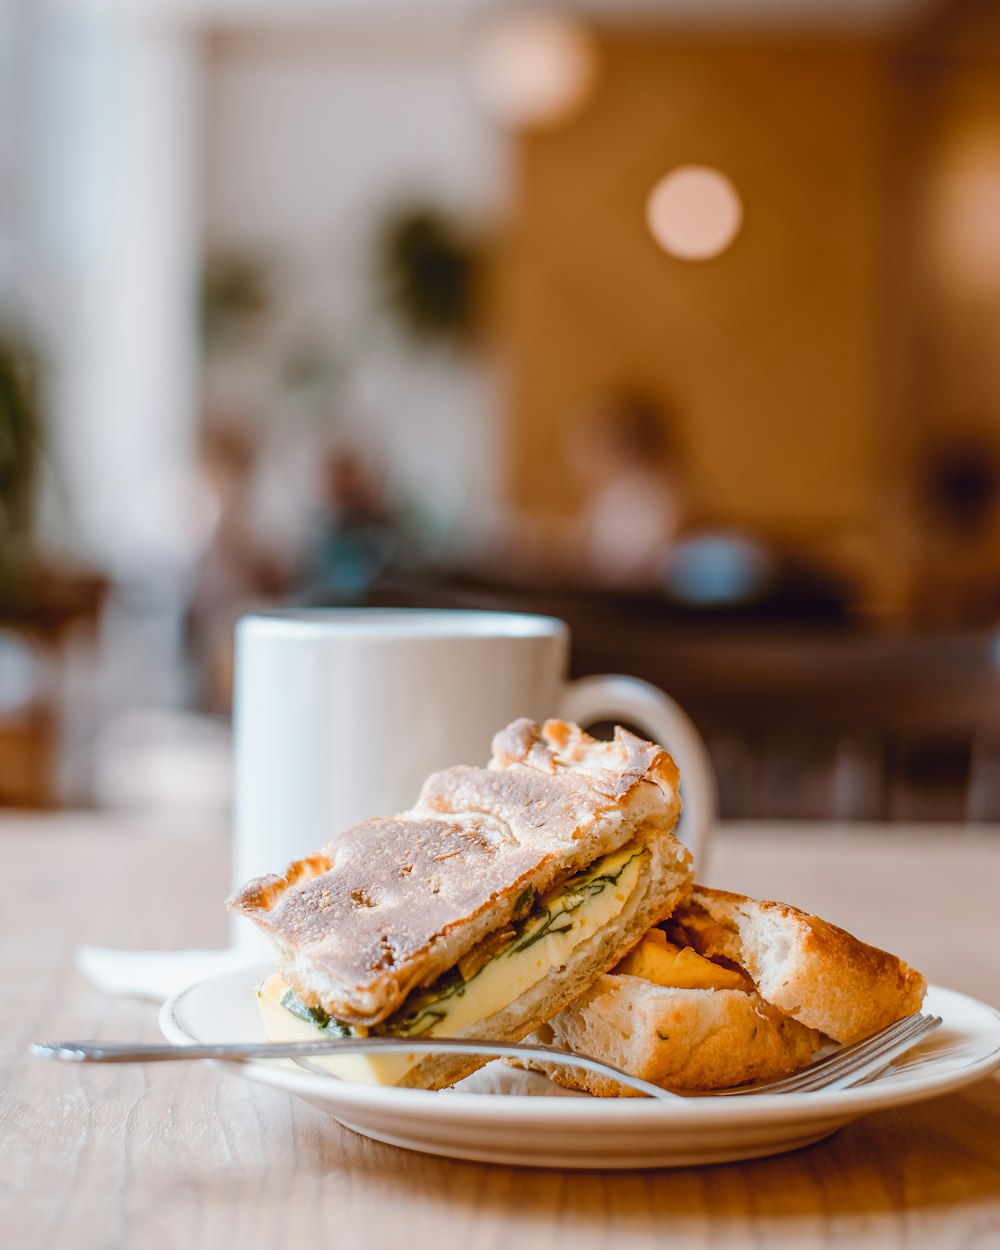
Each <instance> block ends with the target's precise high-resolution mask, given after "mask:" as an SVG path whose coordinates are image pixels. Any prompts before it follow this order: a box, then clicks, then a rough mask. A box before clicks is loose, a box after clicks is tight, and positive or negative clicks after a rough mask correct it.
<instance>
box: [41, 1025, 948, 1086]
mask: <svg viewBox="0 0 1000 1250" xmlns="http://www.w3.org/2000/svg"><path fill="white" fill-rule="evenodd" d="M940 1023H941V1018H940V1017H939V1016H921V1015H914V1016H907V1017H906V1018H905V1019H904V1020H900V1021H897V1022H896V1024H892V1025H889V1026H888V1028H885V1029H882V1030H881V1031H880V1032H878V1033H875V1034H873V1035H872V1036H871V1037H868V1038H865V1039H864V1041H861V1042H858V1043H856V1044H855V1045H853V1046H846V1047H844V1048H842V1049H841V1050H839V1051H837V1052H836V1053H835V1054H833V1055H830V1056H828V1057H827V1058H825V1059H821V1060H819V1061H818V1062H817V1063H814V1064H812V1065H810V1067H808V1068H805V1069H803V1070H802V1071H801V1072H798V1073H796V1075H795V1076H792V1077H788V1078H786V1079H785V1080H781V1081H772V1082H769V1083H767V1084H761V1085H750V1086H740V1087H736V1088H733V1089H726V1090H717V1091H710V1092H711V1093H714V1094H766V1093H798V1092H801V1091H803V1090H813V1089H844V1088H846V1087H847V1086H848V1085H856V1084H859V1083H861V1082H862V1081H866V1080H870V1079H872V1077H873V1076H875V1075H877V1074H878V1073H879V1072H881V1071H882V1070H883V1069H884V1068H886V1067H887V1066H888V1064H889V1062H890V1061H891V1060H892V1059H893V1058H894V1057H895V1056H897V1055H900V1054H902V1053H903V1051H905V1050H909V1049H910V1047H911V1046H913V1045H914V1044H915V1043H916V1042H917V1041H918V1040H919V1039H920V1038H921V1037H923V1036H924V1034H925V1033H927V1032H929V1031H930V1030H931V1029H933V1028H936V1027H937V1025H939V1024H940ZM30 1049H31V1053H32V1054H33V1055H35V1056H37V1057H38V1058H40V1059H66V1060H70V1061H72V1062H77V1063H159V1062H163V1061H165V1060H176V1059H228V1060H233V1059H236V1060H247V1059H295V1060H297V1061H299V1062H300V1063H302V1064H303V1066H306V1065H308V1067H309V1069H310V1070H317V1071H321V1072H322V1073H323V1075H324V1076H332V1074H331V1073H329V1072H326V1071H325V1070H324V1069H314V1067H313V1065H312V1064H310V1063H309V1060H310V1059H314V1058H316V1057H318V1056H319V1057H321V1056H324V1055H334V1054H342V1055H343V1054H375V1053H380V1054H385V1053H387V1052H388V1053H403V1054H411V1055H412V1054H438V1053H441V1052H443V1051H451V1052H454V1053H457V1054H462V1055H484V1056H487V1057H489V1058H491V1059H496V1058H505V1059H527V1060H531V1061H534V1062H538V1061H539V1060H548V1061H553V1060H555V1061H558V1062H559V1063H562V1064H565V1065H566V1066H568V1067H575V1068H582V1069H584V1070H585V1071H588V1072H596V1073H598V1074H599V1075H601V1076H606V1077H610V1078H611V1079H612V1080H615V1081H618V1082H620V1084H622V1085H625V1086H628V1088H630V1089H634V1090H635V1091H636V1092H637V1093H640V1094H645V1095H646V1096H647V1097H649V1098H659V1099H663V1100H670V1101H672V1100H674V1099H676V1098H679V1097H681V1095H679V1094H676V1093H673V1092H672V1091H670V1090H666V1089H662V1088H661V1087H660V1086H659V1085H653V1084H652V1083H651V1082H650V1081H644V1080H642V1079H641V1078H640V1077H637V1076H632V1074H631V1073H629V1072H623V1071H622V1070H621V1069H620V1068H616V1067H614V1066H613V1065H612V1064H609V1063H602V1062H601V1061H600V1060H599V1059H592V1058H591V1057H590V1056H589V1055H578V1054H573V1053H571V1052H570V1051H565V1050H560V1049H559V1048H558V1047H556V1046H542V1045H539V1044H535V1043H528V1042H518V1043H516V1044H511V1043H506V1042H489V1041H473V1040H470V1039H466V1038H450V1037H427V1038H413V1037H333V1038H317V1039H316V1040H315V1041H309V1042H224V1043H219V1044H214V1045H202V1044H198V1045H192V1046H165V1045H150V1046H142V1045H137V1044H135V1043H134V1042H35V1043H34V1044H33V1045H32V1046H31V1048H30ZM334 1079H335V1078H334Z"/></svg>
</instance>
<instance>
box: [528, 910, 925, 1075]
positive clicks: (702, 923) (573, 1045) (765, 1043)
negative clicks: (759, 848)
mask: <svg viewBox="0 0 1000 1250" xmlns="http://www.w3.org/2000/svg"><path fill="white" fill-rule="evenodd" d="M662 927H663V928H664V929H665V930H666V933H667V936H668V937H669V938H670V939H671V940H672V941H674V942H675V943H677V944H678V945H680V946H685V945H690V946H692V947H693V948H694V949H695V950H696V951H697V952H698V953H699V954H701V955H704V956H706V957H707V958H718V957H721V958H722V959H723V960H726V961H729V962H730V963H731V964H735V965H737V966H738V967H740V968H741V969H743V970H744V971H745V972H747V973H748V974H749V976H750V978H751V980H752V981H753V983H754V989H753V990H752V991H750V992H747V991H744V990H735V989H734V990H700V989H668V988H664V987H662V986H659V985H655V984H654V983H653V982H651V981H646V980H643V979H642V978H639V977H633V976H622V975H616V974H614V973H611V974H608V975H606V976H602V977H601V978H600V979H599V980H598V981H597V982H596V983H595V985H594V986H593V987H592V988H591V989H589V990H588V991H586V992H585V993H584V994H583V995H582V996H581V997H580V998H579V999H578V1000H577V1001H576V1002H574V1003H572V1004H571V1005H570V1006H569V1007H567V1008H565V1009H564V1010H563V1011H561V1012H560V1013H559V1014H558V1015H557V1016H555V1017H553V1018H552V1019H551V1020H550V1021H549V1023H548V1024H547V1026H546V1028H545V1034H546V1035H545V1036H543V1037H541V1038H540V1039H539V1040H543V1041H544V1040H551V1041H552V1042H554V1043H555V1044H556V1045H560V1046H564V1047H567V1048H568V1049H570V1050H573V1051H576V1052H578V1053H580V1054H587V1055H591V1056H592V1057H593V1058H595V1059H603V1060H605V1061H606V1062H608V1063H613V1064H615V1065H616V1066H618V1067H620V1068H624V1069H625V1070H626V1071H628V1072H631V1073H632V1074H633V1075H635V1076H641V1077H645V1078H646V1079H647V1080H650V1081H653V1082H655V1083H656V1084H659V1085H664V1086H668V1087H670V1088H673V1089H681V1090H684V1089H724V1088H726V1087H728V1086H732V1085H740V1084H745V1083H747V1082H751V1081H763V1080H773V1079H777V1078H779V1077H782V1076H786V1075H788V1074H790V1073H791V1072H794V1071H796V1070H797V1069H798V1068H800V1067H802V1066H804V1065H805V1064H807V1063H808V1062H809V1060H810V1059H811V1057H812V1055H813V1053H814V1052H815V1051H816V1050H817V1049H818V1048H819V1046H820V1045H821V1043H822V1041H823V1038H824V1036H825V1037H827V1038H830V1039H832V1040H833V1041H837V1042H843V1043H848V1042H853V1041H857V1040H858V1039H860V1038H862V1037H866V1036H867V1035H868V1034H869V1033H873V1032H875V1031H876V1030H877V1029H880V1028H882V1027H883V1026H884V1025H886V1024H889V1023H891V1022H892V1021H893V1020H897V1019H899V1018H900V1017H901V1016H904V1015H908V1014H910V1013H911V1012H914V1011H917V1010H919V1008H920V1004H921V1002H922V1001H923V996H924V992H925V990H926V983H925V981H924V978H923V977H922V976H921V974H920V973H919V972H916V971H915V970H914V969H913V968H910V967H909V965H907V964H906V963H904V962H903V961H902V960H901V959H897V957H896V956H895V955H890V954H889V953H888V952H887V951H883V950H879V949H878V948H877V947H874V946H869V945H867V944H866V943H865V942H861V941H859V940H858V939H857V938H856V937H854V936H852V935H851V934H850V933H847V932H846V931H845V930H843V929H840V928H838V927H837V926H836V925H832V924H830V923H829V922H828V921H825V920H821V919H820V918H819V917H818V916H810V915H807V914H806V913H805V912H803V911H800V910H799V909H798V908H796V907H791V906H789V905H788V904H787V903H777V902H770V901H763V902H762V901H758V900H757V899H752V898H747V897H746V895H743V894H731V893H728V892H727V891H724V890H713V889H710V888H709V887H707V886H701V885H695V886H694V887H693V888H692V890H691V892H690V894H689V895H688V896H687V898H685V899H684V900H682V901H681V902H680V903H679V904H678V906H677V907H676V908H675V910H674V911H673V913H672V914H671V915H670V917H669V918H668V919H667V920H666V921H665V922H664V923H663V925H662ZM539 1066H541V1067H542V1069H543V1070H544V1071H546V1072H547V1073H548V1074H549V1076H551V1077H552V1079H553V1080H555V1081H557V1082H558V1083H559V1084H561V1085H566V1086H568V1087H569V1088H572V1089H584V1090H587V1091H588V1092H589V1093H591V1094H597V1095H600V1096H605V1097H607V1096H619V1095H629V1094H630V1091H629V1090H628V1089H626V1088H625V1087H623V1086H620V1085H618V1084H617V1082H615V1081H613V1080H608V1079H607V1078H603V1077H599V1076H596V1075H594V1074H591V1073H585V1072H580V1071H578V1070H577V1069H575V1068H569V1067H566V1066H563V1065H559V1064H549V1063H546V1064H543V1065H539Z"/></svg>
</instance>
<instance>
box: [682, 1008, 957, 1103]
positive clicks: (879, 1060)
mask: <svg viewBox="0 0 1000 1250" xmlns="http://www.w3.org/2000/svg"><path fill="white" fill-rule="evenodd" d="M940 1023H941V1017H940V1016H925V1015H921V1014H920V1013H919V1012H917V1013H915V1014H914V1015H912V1016H904V1017H903V1018H902V1019H901V1020H896V1021H895V1022H894V1023H893V1024H887V1025H886V1026H885V1028H883V1029H879V1031H878V1032H877V1033H871V1034H870V1035H869V1036H868V1037H863V1038H862V1039H861V1041H860V1042H854V1043H852V1044H851V1045H850V1046H841V1048H840V1049H839V1050H835V1051H834V1052H833V1053H832V1054H830V1055H826V1056H825V1057H824V1058H823V1059H817V1060H816V1062H815V1063H811V1064H810V1065H809V1066H808V1067H807V1068H802V1069H801V1070H800V1071H799V1072H795V1073H793V1075H792V1076H786V1077H783V1078H782V1079H781V1080H777V1081H763V1082H761V1083H760V1084H759V1085H738V1086H735V1087H733V1088H731V1089H713V1090H707V1091H700V1092H701V1093H703V1094H704V1093H707V1094H710V1095H712V1096H714V1097H716V1098H718V1097H724V1096H727V1095H728V1096H732V1095H734V1094H804V1093H809V1092H811V1091H813V1090H819V1089H848V1088H849V1087H850V1086H852V1085H863V1084H864V1083H865V1082H866V1081H871V1080H874V1079H875V1077H877V1076H878V1075H879V1074H880V1073H882V1072H884V1071H885V1069H886V1068H887V1067H888V1066H889V1064H890V1063H891V1062H892V1060H893V1059H896V1058H898V1056H899V1055H901V1054H903V1053H904V1052H905V1051H907V1050H910V1049H911V1048H912V1047H913V1046H915V1045H916V1044H917V1042H918V1041H919V1040H920V1039H921V1038H922V1037H924V1036H926V1035H927V1034H928V1033H929V1032H930V1031H931V1030H932V1029H936V1028H937V1027H938V1025H939V1024H940Z"/></svg>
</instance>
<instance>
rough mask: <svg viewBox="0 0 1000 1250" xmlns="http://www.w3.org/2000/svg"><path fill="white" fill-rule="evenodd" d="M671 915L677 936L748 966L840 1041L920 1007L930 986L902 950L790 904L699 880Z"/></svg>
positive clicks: (795, 1011) (787, 1008)
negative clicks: (864, 939) (898, 952)
mask: <svg viewBox="0 0 1000 1250" xmlns="http://www.w3.org/2000/svg"><path fill="white" fill-rule="evenodd" d="M671 920H672V926H670V929H671V931H672V933H673V934H675V935H676V936H677V938H681V937H684V938H686V939H687V940H688V941H690V944H691V945H692V946H693V947H694V948H695V950H697V951H698V952H699V953H700V954H702V955H707V956H709V957H713V956H722V957H723V958H724V959H728V960H730V961H732V962H733V963H735V964H738V965H739V966H740V967H741V968H745V969H746V971H747V972H748V973H749V974H750V976H751V978H752V979H753V981H754V983H755V984H756V986H757V991H758V993H759V994H760V996H761V998H763V999H764V1000H765V1002H769V1003H771V1004H772V1005H773V1006H775V1007H777V1008H778V1009H779V1010H780V1011H782V1012H783V1013H784V1014H785V1015H787V1016H791V1017H792V1018H793V1019H794V1020H798V1021H800V1023H802V1024H804V1025H806V1026H807V1027H808V1028H811V1029H817V1030H818V1031H819V1032H820V1033H824V1034H826V1036H827V1037H829V1038H831V1039H832V1040H833V1041H835V1042H845V1043H847V1042H855V1041H857V1040H858V1039H859V1038H862V1037H867V1036H868V1034H869V1033H874V1032H875V1031H876V1029H880V1028H882V1027H883V1026H884V1025H886V1024H890V1023H891V1022H892V1021H893V1020H898V1019H899V1018H900V1017H901V1016H905V1015H909V1014H910V1013H911V1012H914V1011H917V1010H919V1008H920V1004H921V1003H922V1002H923V998H924V992H925V990H926V989H927V983H926V981H925V980H924V978H923V977H922V976H921V975H920V973H919V972H916V971H915V970H914V969H913V968H911V967H909V965H908V964H905V963H904V962H903V961H902V960H901V959H897V958H896V956H895V955H890V954H889V953H888V951H883V950H879V949H878V948H877V947H874V946H869V945H867V943H865V942H862V941H859V939H858V938H856V937H854V936H852V934H850V933H847V932H845V930H843V929H839V928H837V926H836V925H833V924H830V923H829V922H828V921H826V920H821V919H820V918H819V916H810V915H807V914H806V913H805V912H803V911H800V910H799V909H798V908H797V907H790V906H789V905H788V904H787V903H774V902H758V901H757V900H756V899H752V898H747V897H746V896H745V895H743V894H730V893H728V892H727V891H725V890H712V889H709V888H708V887H706V886H700V885H696V886H695V887H694V889H693V890H692V892H691V894H690V896H689V897H688V898H687V899H686V900H685V902H684V904H683V906H682V907H681V908H679V909H678V910H677V911H676V912H675V913H674V915H673V916H672V917H671Z"/></svg>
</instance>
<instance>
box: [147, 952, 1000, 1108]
mask: <svg viewBox="0 0 1000 1250" xmlns="http://www.w3.org/2000/svg"><path fill="white" fill-rule="evenodd" d="M271 970H273V968H272V965H270V964H267V963H260V962H255V963H248V964H245V965H243V966H241V967H239V968H236V969H230V970H228V971H226V972H222V973H215V974H214V975H212V976H210V977H206V978H203V979H202V980H200V981H196V982H194V983H193V984H191V985H189V986H187V987H186V988H185V989H183V990H181V991H179V992H178V993H177V994H174V995H173V996H172V997H171V998H169V999H168V1000H167V1001H166V1002H165V1003H164V1004H163V1006H162V1008H161V1010H160V1030H161V1032H162V1033H163V1034H164V1036H165V1037H167V1039H168V1040H169V1041H171V1042H173V1043H175V1044H184V1043H185V1042H187V1043H190V1042H195V1041H199V1040H201V1039H200V1038H199V1037H198V1036H197V1035H196V1034H195V1033H193V1032H191V1031H190V1030H189V1029H188V1028H187V1027H186V1026H185V1024H184V1023H183V1022H182V1020H181V1019H179V1018H178V1012H183V1010H184V1006H185V1000H186V999H188V997H189V996H193V995H195V994H196V993H198V992H199V991H202V990H204V989H205V988H207V987H209V986H212V985H214V984H216V983H218V982H222V981H226V982H229V981H234V980H241V979H246V981H247V982H249V983H250V984H253V983H254V982H255V981H256V980H258V979H260V977H261V976H262V975H266V973H267V972H268V971H271ZM927 989H928V994H931V992H933V993H934V994H935V995H944V996H946V997H950V998H952V999H953V1000H954V1001H956V1003H962V1004H964V1005H968V1006H970V1007H972V1008H973V1009H974V1010H977V1011H981V1012H983V1013H985V1014H986V1015H987V1016H988V1017H989V1018H990V1020H991V1022H992V1024H993V1026H994V1037H993V1046H992V1048H991V1049H990V1050H989V1051H988V1052H984V1053H983V1054H980V1055H976V1056H973V1057H972V1058H970V1059H969V1061H968V1062H967V1063H963V1064H961V1065H960V1066H959V1067H957V1068H949V1069H948V1070H947V1071H944V1072H940V1073H936V1074H935V1073H934V1072H933V1071H931V1072H928V1073H925V1074H924V1075H923V1076H921V1077H918V1078H917V1079H912V1080H906V1081H895V1082H893V1081H890V1082H883V1083H880V1082H878V1081H875V1082H872V1083H871V1084H869V1085H862V1086H859V1087H857V1088H854V1089H846V1090H820V1091H816V1092H814V1093H804V1094H770V1095H768V1094H758V1095H754V1096H753V1097H748V1098H745V1099H744V1098H703V1099H699V1098H680V1099H678V1100H677V1102H676V1103H675V1102H669V1101H662V1100H658V1099H652V1098H618V1099H611V1098H590V1097H587V1096H585V1095H584V1096H581V1097H577V1098H573V1097H566V1096H565V1095H556V1094H552V1095H547V1094H490V1093H487V1092H472V1091H464V1090H454V1089H450V1090H446V1091H445V1090H426V1089H407V1088H399V1087H398V1086H379V1085H363V1084H360V1083H354V1082H349V1081H338V1080H336V1078H331V1077H326V1076H320V1075H317V1074H313V1073H310V1072H306V1071H304V1070H298V1071H297V1070H295V1069H292V1068H284V1067H281V1068H279V1067H276V1066H272V1065H271V1064H269V1063H267V1062H266V1061H254V1060H249V1061H239V1060H237V1061H227V1060H220V1061H214V1062H216V1063H217V1065H218V1066H220V1067H223V1068H226V1069H228V1070H230V1071H233V1072H235V1073H236V1074H237V1075H240V1076H243V1077H244V1078H246V1079H249V1080H254V1081H257V1082H258V1083H261V1084H265V1085H270V1086H273V1087H277V1088H280V1089H284V1090H286V1091H287V1092H288V1093H292V1094H295V1095H297V1096H300V1097H304V1098H307V1099H309V1100H310V1101H313V1102H315V1101H316V1100H317V1099H319V1100H320V1101H322V1102H323V1103H325V1104H327V1106H328V1109H329V1110H331V1111H332V1112H333V1113H334V1114H335V1115H336V1114H337V1111H338V1109H340V1108H343V1110H344V1111H345V1113H346V1112H348V1111H349V1109H351V1108H355V1107H356V1108H358V1109H362V1108H365V1107H372V1106H373V1105H374V1106H378V1107H381V1108H383V1109H385V1110H389V1109H390V1108H393V1107H397V1108H399V1109H400V1110H402V1109H404V1108H405V1109H407V1110H408V1111H410V1112H419V1111H420V1109H421V1108H430V1107H434V1108H436V1109H437V1111H438V1112H441V1111H444V1110H445V1108H447V1114H448V1115H449V1118H453V1119H454V1120H456V1121H462V1120H466V1119H471V1118H476V1119H478V1118H481V1117H482V1114H483V1112H484V1110H485V1109H486V1107H487V1106H488V1107H489V1113H490V1116H491V1117H496V1116H499V1117H500V1118H502V1119H503V1120H504V1121H517V1120H518V1119H520V1118H528V1119H532V1120H533V1119H536V1118H537V1117H538V1116H541V1115H544V1116H545V1117H546V1118H551V1117H552V1116H553V1114H557V1115H558V1118H560V1119H562V1118H563V1117H566V1118H569V1119H572V1120H588V1119H590V1118H592V1117H594V1116H595V1114H596V1115H598V1116H599V1117H600V1118H601V1120H602V1121H603V1122H605V1123H606V1124H607V1125H608V1127H609V1128H610V1127H612V1126H614V1127H618V1126H621V1125H629V1124H634V1125H635V1126H636V1127H637V1128H638V1127H640V1126H642V1125H644V1123H645V1122H646V1121H649V1122H655V1121H657V1120H662V1121H663V1122H664V1123H669V1124H670V1125H672V1126H673V1127H677V1128H682V1127H685V1128H686V1127H695V1126H705V1127H707V1126H708V1125H710V1124H712V1125H716V1126H718V1125H719V1124H721V1123H722V1122H725V1121H727V1120H733V1121H736V1122H739V1123H742V1122H743V1121H745V1120H755V1121H757V1122H759V1123H761V1124H764V1123H774V1122H775V1121H784V1122H787V1123H789V1124H791V1123H795V1122H796V1121H799V1120H804V1119H807V1118H815V1117H823V1116H827V1115H837V1116H840V1115H843V1116H844V1118H845V1120H847V1119H855V1118H858V1117H860V1116H863V1115H867V1114H869V1113H871V1112H874V1111H878V1110H883V1109H888V1108H891V1107H894V1106H902V1105H907V1104H911V1103H915V1102H922V1101H925V1100H927V1099H929V1098H935V1097H938V1096H939V1095H941V1094H945V1093H949V1092H951V1091H952V1090H954V1089H957V1088H960V1087H962V1086H964V1085H967V1084H971V1083H972V1082H973V1081H976V1080H979V1079H981V1078H982V1077H985V1076H987V1075H988V1074H989V1073H990V1072H991V1071H993V1069H994V1068H997V1067H1000V1010H998V1009H997V1008H996V1007H993V1006H992V1005H991V1004H989V1003H985V1002H983V1001H982V1000H981V999H977V998H974V997H972V996H971V995H969V994H964V993H963V992H962V991H960V990H952V989H949V988H948V987H946V986H940V985H934V984H928V987H927ZM938 1010H939V1014H943V1013H942V1012H941V1011H940V1009H938ZM947 1023H948V1021H947V1017H946V1018H945V1024H946V1025H947ZM484 1099H490V1100H491V1101H490V1102H489V1103H484ZM573 1108H576V1110H573Z"/></svg>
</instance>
